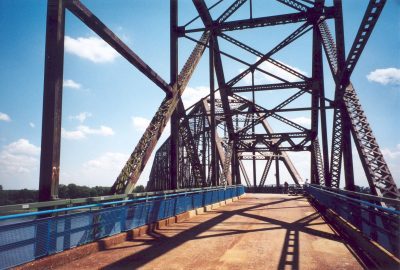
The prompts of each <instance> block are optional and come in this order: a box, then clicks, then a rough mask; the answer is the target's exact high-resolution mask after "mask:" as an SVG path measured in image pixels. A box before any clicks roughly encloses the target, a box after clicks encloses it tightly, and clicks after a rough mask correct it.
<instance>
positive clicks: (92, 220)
mask: <svg viewBox="0 0 400 270" xmlns="http://www.w3.org/2000/svg"><path fill="white" fill-rule="evenodd" d="M242 194H244V187H243V186H234V187H227V188H226V189H225V188H222V189H217V190H203V191H197V192H188V193H182V194H175V195H167V196H158V197H152V198H151V199H148V200H147V199H143V198H141V199H138V200H130V201H129V202H127V203H126V204H125V205H123V203H121V202H119V203H115V204H117V206H113V205H112V203H104V204H96V205H93V207H96V209H93V208H88V209H85V208H84V207H80V209H79V211H84V212H80V213H68V214H63V213H65V212H62V211H60V209H57V210H55V212H56V213H62V214H63V215H60V216H52V217H45V218H41V217H42V216H41V215H40V214H38V216H37V217H34V216H33V217H32V216H29V215H28V216H26V215H13V217H19V218H16V219H13V220H12V221H13V222H14V223H13V224H4V221H2V222H3V224H1V223H0V269H7V268H10V267H13V266H17V265H20V264H23V263H26V262H30V261H33V260H35V259H37V258H40V257H43V256H48V255H51V254H54V253H58V252H62V251H64V250H68V249H70V248H73V247H76V246H80V245H83V244H87V243H90V242H93V241H96V240H98V239H101V238H104V237H107V236H111V235H114V234H118V233H120V232H124V231H127V230H131V229H133V228H137V227H140V226H143V225H146V224H150V223H153V222H156V221H158V220H161V219H165V218H169V217H172V216H175V215H178V214H180V213H183V212H186V211H189V210H192V209H195V208H199V207H203V206H206V205H209V204H213V203H216V202H219V201H222V200H226V199H229V198H232V197H235V196H240V195H242ZM106 205H109V207H106V208H101V209H97V208H98V207H99V206H106ZM70 209H71V208H70ZM73 210H75V211H76V210H77V208H75V209H73ZM2 219H3V220H4V219H5V217H2ZM6 221H7V222H9V221H8V220H6Z"/></svg>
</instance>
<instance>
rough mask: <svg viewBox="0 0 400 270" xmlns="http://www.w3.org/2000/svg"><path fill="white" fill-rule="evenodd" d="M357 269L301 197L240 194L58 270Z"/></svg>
mask: <svg viewBox="0 0 400 270" xmlns="http://www.w3.org/2000/svg"><path fill="white" fill-rule="evenodd" d="M138 268H140V269H362V267H361V265H360V263H359V262H358V261H357V259H356V257H355V256H354V255H353V253H352V252H351V250H350V249H349V248H348V247H347V246H346V245H345V244H344V243H343V242H342V241H341V239H340V238H339V237H338V236H337V235H336V234H335V233H334V232H333V231H332V229H331V228H330V227H329V226H328V225H327V224H326V223H325V222H324V220H323V219H322V218H321V217H320V215H319V214H318V213H316V212H315V210H314V208H313V207H312V206H310V204H309V203H308V202H307V200H306V199H305V198H303V197H296V196H288V195H273V194H246V195H245V197H244V198H242V199H241V200H240V201H237V202H233V203H230V204H228V205H226V206H223V207H220V208H218V209H215V210H213V211H211V212H207V213H204V214H201V215H198V216H195V217H193V218H191V219H189V220H186V221H183V222H180V223H176V224H173V225H171V226H169V227H166V228H164V229H160V230H158V231H156V232H154V233H151V234H150V235H143V236H141V237H139V238H136V239H134V240H132V241H126V242H124V243H122V244H119V245H117V246H113V247H111V248H110V249H108V250H105V251H102V252H98V253H95V254H92V255H90V256H87V257H84V258H82V259H80V260H77V261H73V262H71V263H69V264H68V265H65V266H63V267H61V268H59V269H138Z"/></svg>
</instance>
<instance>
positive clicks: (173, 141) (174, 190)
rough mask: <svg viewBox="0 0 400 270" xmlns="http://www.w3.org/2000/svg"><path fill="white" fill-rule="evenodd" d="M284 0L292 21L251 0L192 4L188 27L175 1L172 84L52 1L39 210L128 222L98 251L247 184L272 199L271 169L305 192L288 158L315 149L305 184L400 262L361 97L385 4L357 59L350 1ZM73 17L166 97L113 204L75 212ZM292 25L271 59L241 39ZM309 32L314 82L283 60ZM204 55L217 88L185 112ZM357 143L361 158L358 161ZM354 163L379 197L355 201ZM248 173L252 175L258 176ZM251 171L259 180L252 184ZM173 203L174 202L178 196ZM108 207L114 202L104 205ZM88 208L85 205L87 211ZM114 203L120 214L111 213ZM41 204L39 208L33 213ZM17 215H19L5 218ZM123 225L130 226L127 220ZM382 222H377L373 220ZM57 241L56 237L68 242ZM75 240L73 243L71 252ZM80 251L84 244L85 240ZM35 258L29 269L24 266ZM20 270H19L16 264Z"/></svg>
mask: <svg viewBox="0 0 400 270" xmlns="http://www.w3.org/2000/svg"><path fill="white" fill-rule="evenodd" d="M276 1H277V2H278V3H280V4H281V5H285V6H287V7H288V8H291V9H292V12H291V13H288V14H279V15H273V16H268V15H265V16H263V17H253V7H252V0H235V1H231V4H230V5H226V6H227V8H226V9H225V10H224V12H222V13H221V14H215V12H213V9H214V8H216V7H217V6H218V5H222V4H221V3H223V2H224V1H222V0H221V1H216V2H215V3H214V4H213V5H207V4H206V3H205V1H203V0H193V5H194V7H195V9H196V11H197V13H198V15H197V16H196V17H195V18H193V20H191V21H189V22H188V23H186V24H185V25H179V24H178V9H179V6H178V1H177V0H170V78H169V79H163V78H162V77H161V76H159V75H158V74H157V73H156V72H155V71H154V70H153V69H152V68H151V67H150V66H149V65H148V64H146V63H145V62H144V61H143V60H142V59H141V58H140V57H139V56H138V55H137V54H136V53H135V52H134V51H133V50H132V49H130V48H129V47H128V46H127V45H126V44H125V43H124V42H123V41H122V40H121V39H120V38H119V37H118V36H117V35H116V34H115V33H113V32H112V31H111V30H110V29H109V28H108V27H107V26H106V25H105V24H104V23H103V22H102V21H101V19H100V18H98V17H97V16H96V15H95V14H93V13H92V11H91V10H89V9H88V8H87V7H86V6H85V5H84V4H83V3H82V2H80V1H79V0H48V10H47V31H46V56H45V80H44V99H43V100H44V103H43V104H44V105H43V128H42V147H41V163H40V188H39V189H40V190H39V191H40V192H39V193H40V195H39V196H40V198H39V200H40V201H41V202H40V203H38V204H37V205H36V207H39V208H43V207H46V210H43V211H42V212H40V213H39V214H38V213H36V214H35V215H36V216H40V215H46V217H49V215H52V214H54V213H59V212H63V213H64V212H65V213H69V211H72V212H71V213H72V214H74V213H75V212H74V211H77V210H78V209H93V207H95V209H97V210H96V211H98V212H96V213H97V214H95V216H93V214H90V217H88V218H89V220H92V221H91V222H92V223H91V224H92V225H93V224H97V223H96V222H97V221H99V220H101V218H100V216H101V215H103V214H104V213H105V212H107V211H108V212H107V214H104V215H106V216H107V217H106V218H105V219H106V220H107V222H109V223H107V224H114V223H115V222H116V221H115V220H119V222H122V223H121V224H120V227H119V228H118V229H115V227H112V228H111V229H110V228H108V227H107V224H105V223H104V224H103V223H101V222H100V221H99V222H98V224H102V225H101V226H103V227H104V226H105V227H104V228H106V229H104V228H103V227H101V226H100V225H98V226H99V227H98V228H97V229H96V231H95V233H94V234H93V233H92V234H91V236H90V237H88V238H85V240H84V241H83V242H84V243H88V242H91V241H94V240H96V239H100V238H102V237H105V236H109V235H112V234H114V233H116V232H123V231H126V230H128V229H132V228H135V226H136V227H137V226H142V225H145V224H150V223H151V222H155V221H158V220H160V219H165V218H169V217H171V216H174V215H176V214H180V213H183V212H184V211H189V210H191V209H195V208H198V207H204V206H206V205H208V204H212V203H216V202H218V201H221V200H227V199H231V198H233V197H236V196H240V195H242V194H243V193H244V190H243V186H242V184H245V185H246V186H247V187H248V188H250V189H249V190H252V191H257V190H262V189H263V188H265V187H266V185H267V177H268V174H269V172H270V170H271V167H272V166H275V172H276V173H275V178H276V183H275V186H276V187H278V189H279V187H281V184H282V183H281V179H280V173H279V170H280V169H279V168H280V166H282V165H284V166H285V168H286V170H287V171H288V173H289V174H290V176H291V177H292V179H293V181H294V183H295V185H296V186H297V187H300V186H303V183H304V179H302V177H301V176H300V174H299V172H298V171H297V170H296V167H295V166H296V164H294V163H293V162H292V160H291V159H290V157H289V155H288V152H292V151H294V152H300V151H305V152H309V153H310V157H311V158H310V164H311V166H310V167H311V170H310V176H309V179H310V183H309V184H306V185H304V190H305V192H306V193H307V194H308V196H309V197H310V198H312V200H313V201H314V202H317V204H318V205H319V206H320V207H324V209H329V211H333V212H335V214H337V215H338V216H339V217H340V218H342V219H345V220H346V221H347V222H349V223H350V224H352V225H353V226H355V227H356V228H358V229H359V230H360V231H361V232H362V233H364V234H367V236H368V237H369V238H370V239H373V240H374V241H377V242H378V243H379V244H381V245H382V246H384V248H386V249H387V250H389V252H391V253H392V254H395V255H394V256H397V260H398V252H399V250H398V248H399V247H398V242H397V244H395V243H394V242H393V239H394V241H397V240H398V239H399V232H398V224H399V211H398V210H399V190H398V188H397V186H396V183H395V181H394V179H393V177H392V174H391V173H390V170H389V168H388V166H387V164H386V162H385V160H384V157H383V155H382V152H381V150H380V148H379V145H378V143H377V140H376V138H375V136H374V134H373V132H372V130H371V127H370V125H369V123H368V120H367V117H366V115H365V113H364V110H363V108H362V106H361V103H360V100H359V98H358V97H357V91H356V89H355V85H353V83H352V82H351V75H352V73H353V71H354V69H355V67H356V64H357V62H358V60H359V58H360V56H361V54H362V52H363V49H364V47H365V46H366V44H367V42H368V40H369V38H370V36H371V34H372V32H373V29H374V27H375V25H376V23H377V21H378V19H379V16H380V14H381V12H382V10H383V8H384V6H385V3H386V1H385V0H370V1H369V2H368V5H367V8H366V11H365V14H364V17H363V19H362V21H361V22H360V26H359V29H358V32H357V34H356V36H355V38H354V41H353V43H352V46H351V48H350V50H348V53H347V54H346V51H345V46H344V44H345V37H344V25H343V12H342V2H341V1H340V0H334V1H333V5H327V4H326V3H325V1H324V0H314V1H310V0H276ZM246 7H247V8H249V17H248V18H246V19H240V20H234V19H231V18H232V17H234V16H232V15H234V14H235V12H237V11H238V10H239V9H243V8H246ZM66 10H69V11H70V12H71V13H72V14H73V15H74V16H76V17H77V18H78V19H80V20H81V21H82V22H83V23H84V24H85V25H87V26H88V27H89V28H90V29H91V30H93V31H94V32H95V33H96V34H97V35H98V36H99V37H101V38H102V39H103V40H104V41H105V42H107V43H108V44H109V45H110V46H111V47H113V48H114V49H115V50H116V51H117V52H118V53H119V54H120V55H121V56H123V57H124V58H125V59H126V60H127V61H128V62H129V63H131V64H132V65H133V66H134V67H135V68H137V69H138V70H139V71H140V72H141V73H143V74H144V75H145V76H147V78H148V79H150V80H151V81H152V82H153V83H154V84H156V85H157V86H158V87H159V88H160V89H161V90H162V91H163V92H164V94H165V97H164V99H163V101H162V102H161V104H160V106H159V109H158V110H157V112H156V113H155V115H154V117H153V118H152V120H151V122H150V124H149V126H148V127H147V129H146V130H145V132H144V133H143V135H142V137H141V138H140V140H139V142H138V143H137V145H136V147H135V149H134V150H133V152H132V154H131V155H130V157H129V159H128V160H127V161H126V164H125V165H124V167H123V168H122V170H121V172H120V174H119V176H118V177H117V179H116V180H115V182H114V184H113V186H112V189H111V194H110V196H109V197H107V198H103V197H102V198H100V199H99V198H97V199H95V201H94V202H93V201H90V200H87V199H84V200H81V201H79V202H73V201H69V202H68V203H67V202H65V201H62V200H61V201H60V200H57V199H58V182H59V175H60V141H61V140H60V138H61V115H62V110H61V107H62V106H61V105H62V81H63V55H64V28H65V11H66ZM196 21H197V22H199V21H200V22H201V24H202V26H201V27H194V26H193V25H194V22H196ZM286 24H295V25H296V26H297V28H296V29H295V30H294V31H293V32H292V33H290V34H289V35H288V36H287V37H285V38H284V39H282V40H281V41H280V42H279V43H277V44H272V46H271V47H272V49H270V50H268V51H260V50H258V49H256V48H253V47H252V46H251V45H249V44H247V43H246V41H240V40H238V39H237V38H235V37H234V35H233V34H232V33H234V32H235V31H242V32H246V31H251V29H253V28H271V27H274V26H279V25H286ZM330 25H333V26H334V27H333V28H334V29H331V28H332V27H330ZM307 33H308V34H309V35H311V47H310V48H309V50H310V51H312V61H311V67H310V70H311V71H312V72H311V74H310V75H307V74H303V73H301V72H300V71H298V70H297V69H294V68H292V67H290V66H289V65H287V64H285V63H283V62H282V61H279V60H278V59H277V58H276V54H277V53H278V52H280V51H281V50H284V49H285V48H286V47H287V46H289V45H291V44H293V43H296V41H298V39H299V38H300V37H302V36H304V35H305V34H307ZM194 36H197V37H198V36H200V38H195V37H194ZM182 39H186V40H190V41H192V42H193V47H194V48H193V50H192V52H191V54H190V56H189V57H188V58H187V59H181V61H183V62H184V65H183V67H182V69H181V70H179V69H178V67H179V61H178V60H179V59H178V58H179V47H178V44H179V40H182ZM226 44H229V45H230V46H234V47H236V51H237V50H238V49H240V50H242V51H243V52H246V53H248V54H250V55H253V56H254V59H257V60H256V61H255V62H252V63H249V62H247V61H245V60H242V59H241V58H240V56H239V55H237V54H235V53H234V52H231V51H230V50H229V49H226V48H225V46H224V45H226ZM226 47H228V46H226ZM205 51H208V57H209V59H208V69H209V77H208V78H207V80H209V87H210V92H209V94H208V95H207V96H206V97H204V98H202V99H201V100H199V101H198V102H197V103H195V104H194V105H192V106H191V107H189V108H185V106H184V104H183V102H182V99H181V96H182V94H183V93H184V91H185V89H186V88H187V86H188V83H189V81H190V79H191V77H192V75H193V73H194V72H195V71H196V68H197V66H198V63H199V61H200V59H201V58H202V57H203V54H204V52H205ZM233 51H235V50H233ZM225 59H230V60H231V61H236V62H238V63H240V64H241V65H243V66H246V68H245V69H243V70H241V71H239V72H238V73H237V74H235V76H233V77H232V78H227V76H225V72H224V71H225V66H224V63H226V61H225ZM324 59H326V61H327V63H328V66H329V69H330V75H331V78H332V80H333V82H334V86H335V87H334V94H333V95H332V96H333V98H328V97H327V96H329V95H326V91H325V87H324V82H326V80H327V78H326V76H325V75H324V70H323V68H324V64H323V63H324ZM263 63H268V64H270V65H272V66H274V68H276V69H278V70H279V71H280V72H283V73H287V74H289V75H291V76H292V77H294V78H296V79H295V80H294V81H288V80H287V79H285V78H282V76H279V75H276V74H274V73H271V72H269V71H267V70H265V69H263V68H262V64H263ZM257 74H263V75H266V76H269V77H270V78H273V79H274V81H276V82H275V83H269V84H257V80H256V79H255V77H256V75H257ZM280 74H281V73H280ZM246 78H247V79H246ZM248 78H250V79H248ZM249 81H250V83H249ZM270 91H275V92H278V91H279V93H280V94H281V96H282V97H285V99H284V100H283V101H282V102H281V103H280V104H278V105H276V106H275V107H272V108H270V106H269V105H268V104H261V103H260V102H259V101H258V100H257V99H256V94H257V95H258V94H259V93H269V92H270ZM243 93H247V94H250V95H251V98H250V99H248V98H245V97H243ZM300 99H301V100H302V101H303V100H307V103H308V104H306V102H303V103H302V106H301V107H293V106H291V105H293V104H297V103H296V101H299V100H300ZM264 103H265V102H264ZM329 110H330V111H331V112H332V115H333V119H332V120H331V121H329V119H327V112H328V111H329ZM287 112H307V113H309V114H310V117H311V126H310V127H304V126H303V125H300V124H298V123H295V122H294V121H292V120H291V119H289V118H287V117H285V116H284V114H285V113H287ZM168 122H170V125H171V134H170V136H169V138H168V139H167V140H166V141H165V142H163V143H162V145H161V146H160V147H159V148H158V149H155V148H156V145H157V143H158V142H159V139H160V136H161V134H162V133H163V131H164V129H165V128H166V125H167V123H168ZM270 122H271V123H272V122H278V123H280V124H279V125H277V126H278V127H284V128H282V130H276V129H273V128H272V124H270ZM330 123H332V126H330ZM328 130H331V132H328ZM328 134H331V136H330V137H329V136H328ZM352 141H353V143H354V145H355V147H356V149H357V151H356V152H354V153H353V149H352ZM329 145H330V147H329ZM152 154H154V155H155V158H154V162H153V164H147V163H148V161H149V159H150V157H151V155H152ZM353 155H357V156H358V157H359V159H360V161H361V164H362V167H363V170H364V173H365V176H366V178H367V180H368V184H369V188H370V192H371V194H370V195H363V194H360V193H356V192H354V191H355V186H356V184H357V183H356V182H355V180H356V179H355V177H354V171H353ZM246 162H247V163H246ZM245 163H246V164H249V163H251V166H245ZM261 163H262V166H263V167H262V174H261V177H260V178H257V170H258V168H257V166H258V167H260V164H261ZM145 166H151V173H150V178H149V181H148V183H147V187H146V191H147V192H150V193H147V194H144V195H143V194H142V195H139V198H137V197H135V196H136V195H133V194H132V191H133V189H134V186H135V184H136V183H137V181H138V179H139V177H140V175H141V173H142V172H143V169H144V168H145ZM248 170H252V173H249V171H248ZM249 174H251V175H252V176H253V177H252V179H251V177H249ZM341 178H343V179H341ZM341 180H342V181H344V186H345V188H344V190H343V189H340V188H339V187H340V186H341ZM182 194H185V195H184V196H185V198H186V197H187V196H189V197H190V200H189V199H188V198H189V197H187V198H186V199H179V198H181V195H182ZM188 194H189V195H188ZM199 194H202V195H199ZM216 194H217V195H216ZM143 196H144V197H143ZM196 196H197V197H196ZM207 196H208V197H207ZM216 196H217V197H216ZM169 197H171V198H173V199H168V198H169ZM201 198H202V199H201ZM103 200H105V201H108V202H100V201H103ZM179 200H181V201H179ZM196 200H202V202H201V203H200V201H196ZM142 201H144V202H145V205H147V206H146V207H148V208H146V207H144V206H143V207H144V208H143V209H147V210H143V211H145V212H146V211H147V213H153V214H148V215H147V217H146V218H143V217H141V218H142V219H141V220H140V222H136V221H135V220H134V218H135V217H136V216H135V215H136V214H135V213H136V212H135V211H138V210H137V208H138V207H142V206H140V205H142V204H141V203H142ZM170 201H174V203H175V204H177V205H180V206H179V207H181V208H179V209H178V210H177V209H175V210H171V211H170V212H168V213H164V214H163V215H161V216H157V215H156V216H154V211H153V210H149V209H153V208H154V207H155V206H154V205H156V204H157V202H159V203H158V204H163V206H162V207H165V209H169V208H168V206H167V205H166V204H167V202H168V203H170ZM178 201H179V202H178ZM57 202H58V205H59V206H61V207H62V208H61V210H57V209H56V210H54V209H52V210H49V207H53V206H55V205H56V204H57ZM91 203H92V204H91ZM129 203H134V207H133V208H134V209H136V210H132V209H133V208H132V209H131V208H130V204H129ZM77 204H78V205H79V206H76V205H77ZM164 204H165V205H164ZM88 205H89V206H88ZM149 205H151V206H149ZM189 205H190V206H189ZM110 206H112V208H109V207H110ZM18 207H20V206H9V207H8V208H7V209H8V210H10V209H11V210H12V209H14V210H15V209H18ZM32 207H33V206H32V205H31V206H29V207H25V208H32ZM66 207H67V208H66ZM68 207H69V208H68ZM79 207H80V208H79ZM157 207H161V206H160V205H158V206H157ZM4 209H5V208H4ZM111 209H112V210H111ZM163 209H164V208H163ZM171 209H172V208H171ZM0 210H1V209H0ZM367 210H368V211H367ZM118 211H119V212H118ZM132 211H133V212H132ZM152 211H153V212H152ZM365 211H367V212H365ZM85 213H86V212H85ZM349 213H350V214H349ZM28 215H29V214H28ZM88 215H89V214H88ZM368 215H369V223H368V224H369V225H368V226H369V227H368V229H367V230H366V229H365V226H366V225H365V224H366V223H365V222H364V221H363V218H364V217H365V216H368ZM7 218H16V217H15V216H12V217H10V216H5V217H3V219H7ZM57 218H59V219H60V217H57ZM124 218H125V219H126V220H130V221H131V223H129V224H128V223H126V222H123V221H121V220H124ZM47 219H49V218H47ZM114 219H115V220H114ZM371 220H374V222H372V223H371ZM95 221H96V222H95ZM43 222H44V221H43ZM43 222H42V223H41V225H37V227H36V231H37V232H38V233H39V232H43V233H45V232H49V230H50V229H48V226H49V225H48V223H43ZM63 222H64V223H65V225H64V226H71V219H68V218H66V217H64V221H63ZM113 222H114V223H113ZM135 222H136V223H135ZM43 224H44V225H43ZM68 224H69V225H68ZM92 225H91V226H92ZM46 226H47V227H46ZM88 226H89V225H88ZM93 226H94V225H93ZM363 226H364V227H363ZM396 226H397V227H396ZM46 228H47V229H46ZM107 228H108V229H107ZM113 230H114V231H113ZM3 231H4V230H3ZM366 231H368V232H369V233H366ZM378 231H379V233H378ZM1 233H2V229H1V227H0V234H1ZM380 234H382V235H384V238H385V239H386V240H382V239H381V238H382V236H380ZM55 237H56V238H57V235H56V236H55ZM81 239H82V238H81ZM388 239H392V240H388ZM54 241H55V240H54ZM0 242H1V241H0ZM56 242H57V241H56ZM72 242H73V240H72V239H70V242H69V243H72ZM83 242H82V243H83ZM7 245H11V244H10V243H8V244H7ZM54 245H55V246H54ZM76 245H79V243H75V246H76ZM67 246H68V245H67ZM72 246H73V245H71V247H72ZM41 247H42V248H43V250H42V251H43V253H40V252H39V253H38V251H35V252H36V253H35V254H34V255H33V258H38V257H42V256H45V255H48V254H52V253H55V252H59V251H62V250H64V249H62V248H61V250H59V247H58V246H57V243H55V242H54V243H52V244H51V243H50V244H49V245H47V246H46V247H44V246H41ZM69 247H70V246H68V247H67V248H69ZM2 250H6V249H5V248H1V247H0V254H1V252H2ZM396 254H397V255H396ZM26 261H29V260H25V261H23V260H22V261H20V262H26ZM10 265H12V264H8V266H10ZM14 265H15V264H14ZM4 266H6V267H7V264H3V265H0V267H4Z"/></svg>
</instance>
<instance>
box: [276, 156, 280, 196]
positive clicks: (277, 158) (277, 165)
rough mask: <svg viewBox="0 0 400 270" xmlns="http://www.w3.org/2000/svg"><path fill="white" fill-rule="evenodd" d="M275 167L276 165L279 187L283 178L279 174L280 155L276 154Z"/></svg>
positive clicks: (277, 184)
mask: <svg viewBox="0 0 400 270" xmlns="http://www.w3.org/2000/svg"><path fill="white" fill-rule="evenodd" d="M275 167H276V174H275V176H276V186H277V188H279V186H280V185H281V178H280V175H279V157H278V156H277V155H276V156H275Z"/></svg>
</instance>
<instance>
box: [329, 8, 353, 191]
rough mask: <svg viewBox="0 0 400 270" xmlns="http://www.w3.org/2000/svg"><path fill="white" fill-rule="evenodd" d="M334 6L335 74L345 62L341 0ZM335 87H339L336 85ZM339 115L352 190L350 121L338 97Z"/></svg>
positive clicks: (346, 169)
mask: <svg viewBox="0 0 400 270" xmlns="http://www.w3.org/2000/svg"><path fill="white" fill-rule="evenodd" d="M333 3H334V7H335V12H336V16H335V34H336V52H337V60H338V70H337V73H336V74H337V75H340V74H342V70H343V69H344V68H345V64H346V51H345V45H344V28H343V12H342V1H341V0H334V1H333ZM340 83H343V85H344V84H345V85H344V86H343V88H342V89H340V88H339V89H340V90H341V91H344V90H345V88H346V86H347V84H348V83H349V82H340V81H337V84H340ZM336 87H340V85H337V86H336ZM338 102H339V103H338V104H339V106H340V110H341V113H340V115H341V117H342V134H343V135H342V136H343V137H342V139H343V151H342V152H343V164H344V177H345V182H346V189H348V190H354V171H353V155H352V149H351V130H350V126H351V122H350V119H349V117H348V114H347V112H346V108H345V105H344V103H343V99H342V98H340V100H339V101H338Z"/></svg>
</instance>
